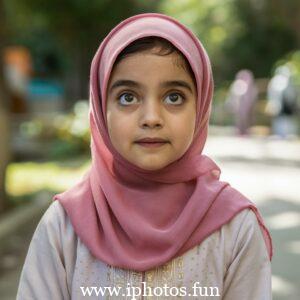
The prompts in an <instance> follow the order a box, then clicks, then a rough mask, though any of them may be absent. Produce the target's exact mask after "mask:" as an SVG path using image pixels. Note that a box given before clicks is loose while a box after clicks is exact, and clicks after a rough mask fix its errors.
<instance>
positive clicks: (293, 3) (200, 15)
mask: <svg viewBox="0 0 300 300" xmlns="http://www.w3.org/2000/svg"><path fill="white" fill-rule="evenodd" d="M160 9H161V10H162V11H163V12H164V13H166V14H169V15H171V16H173V17H175V18H177V19H179V20H180V21H181V22H183V23H184V24H186V25H187V26H189V27H190V28H192V30H193V31H194V32H195V33H196V34H197V35H198V37H199V39H200V40H201V41H202V43H203V45H204V46H205V48H206V49H207V51H208V54H209V56H210V58H211V61H212V65H213V69H214V76H215V79H216V82H217V83H219V82H222V81H223V80H228V79H233V78H234V76H235V73H236V72H237V71H238V70H240V69H243V68H248V69H251V70H252V71H253V72H254V75H255V76H256V77H267V76H270V70H271V68H272V65H273V64H274V62H275V61H276V60H278V59H279V58H280V57H282V56H283V55H285V54H286V53H287V52H290V51H292V50H294V49H297V47H299V45H300V34H299V30H298V28H299V26H300V21H299V20H300V2H299V1H298V0H290V1H285V2H283V1H279V0H264V1H259V0H225V1H224V0H211V1H204V0H186V1H183V0H182V1H170V0H165V1H162V2H161V5H160ZM291 20H293V21H291ZM297 24H298V26H297Z"/></svg>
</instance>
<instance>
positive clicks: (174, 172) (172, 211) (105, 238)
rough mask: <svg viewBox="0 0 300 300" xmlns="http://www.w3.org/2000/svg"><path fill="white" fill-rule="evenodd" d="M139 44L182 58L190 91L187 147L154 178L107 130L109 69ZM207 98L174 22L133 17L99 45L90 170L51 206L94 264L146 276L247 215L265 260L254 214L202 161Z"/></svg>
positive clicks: (191, 43)
mask: <svg viewBox="0 0 300 300" xmlns="http://www.w3.org/2000/svg"><path fill="white" fill-rule="evenodd" d="M146 36H158V37H162V38H164V39H166V40H168V41H169V42H171V43H172V44H173V45H174V46H175V47H176V48H177V49H178V50H179V51H180V52H181V53H182V54H183V55H184V56H185V57H186V58H187V60H188V62H189V63H190V65H191V68H192V70H193V72H194V75H195V79H196V83H197V107H196V128H195V132H194V138H193V141H192V143H191V145H190V147H189V148H188V150H187V151H186V152H185V153H184V155H183V156H182V157H181V158H180V159H178V160H177V161H174V162H172V163H171V164H169V165H168V166H166V167H165V168H163V169H161V170H144V169H141V168H139V167H138V166H136V165H133V164H131V163H130V162H129V161H127V160H126V159H125V158H123V157H122V156H121V155H120V154H119V153H118V152H117V150H116V149H115V148H114V147H113V145H112V143H111V141H110V139H109V135H108V130H107V125H106V124H107V123H106V91H107V85H108V81H109V77H110V74H111V71H112V68H113V64H114V61H115V60H116V58H117V56H118V54H119V53H120V52H121V51H122V50H123V49H124V48H125V47H126V46H128V45H129V44H130V43H131V42H133V41H135V40H137V39H139V38H142V37H146ZM212 96H213V78H212V71H211V65H210V61H209V58H208V55H207V53H206V51H205V49H204V48H203V46H202V44H201V42H200V41H199V40H198V39H197V38H196V36H195V35H194V34H193V33H192V32H191V31H190V30H189V29H188V28H186V27H185V26H184V25H182V24H181V23H179V22H178V21H177V20H175V19H173V18H171V17H169V16H166V15H163V14H158V13H145V14H139V15H135V16H132V17H130V18H128V19H126V20H124V21H122V22H121V23H119V24H118V25H117V26H116V27H115V28H113V30H112V31H111V32H110V33H109V34H108V35H107V36H106V37H105V39H104V40H103V41H102V43H101V44H100V47H99V48H98V50H97V52H96V54H95V56H94V59H93V61H92V65H91V72H90V100H89V101H90V111H89V120H90V127H91V154H92V164H91V167H90V169H89V170H88V171H87V173H86V174H85V175H84V177H83V178H82V180H81V181H80V182H79V183H78V184H76V185H74V186H73V187H71V188H70V189H69V190H67V191H65V192H63V193H60V194H57V195H55V196H54V198H53V200H58V201H60V203H61V204H62V206H63V207H64V209H65V210H66V213H67V214H68V216H69V218H70V220H71V223H72V225H73V227H74V230H75V232H76V234H77V235H78V236H79V238H80V239H81V241H82V242H83V243H84V244H85V245H86V246H87V248H88V249H89V250H90V252H91V253H92V255H94V256H95V257H96V258H97V259H99V260H101V261H104V262H106V263H107V264H110V265H112V266H116V267H120V268H126V269H132V270H135V271H146V270H149V269H152V268H154V267H157V266H160V265H162V264H164V263H166V262H167V261H169V260H170V259H173V258H175V257H177V256H179V255H182V254H183V253H184V252H186V251H187V250H189V249H191V248H192V247H194V246H196V245H197V244H200V243H201V242H202V241H203V240H204V239H205V238H206V237H207V236H209V235H210V234H211V233H213V232H214V231H216V230H218V229H220V227H221V226H223V225H224V224H226V223H227V222H229V221H230V220H231V219H232V218H233V217H234V216H235V215H236V214H237V213H239V212H240V211H242V210H243V209H246V208H250V209H252V210H253V212H254V213H255V215H256V217H257V219H258V223H259V225H260V227H261V230H262V233H263V237H264V240H265V242H266V246H267V249H268V252H269V256H270V259H271V257H272V241H271V237H270V234H269V232H268V230H267V229H266V227H265V225H264V223H263V220H262V217H261V215H260V214H259V212H258V210H257V208H256V207H255V205H254V204H253V203H252V202H251V201H250V200H249V199H247V198H246V197H245V196H244V195H242V194H241V193H240V192H238V191H237V190H235V189H234V188H233V187H231V186H230V185H229V183H227V182H222V181H220V180H219V179H220V174H221V170H220V168H219V167H218V166H217V164H216V163H215V162H214V161H213V160H212V159H210V158H209V157H208V156H206V155H203V154H202V150H203V148H204V145H205V141H206V138H207V132H208V121H209V116H210V110H211V102H212Z"/></svg>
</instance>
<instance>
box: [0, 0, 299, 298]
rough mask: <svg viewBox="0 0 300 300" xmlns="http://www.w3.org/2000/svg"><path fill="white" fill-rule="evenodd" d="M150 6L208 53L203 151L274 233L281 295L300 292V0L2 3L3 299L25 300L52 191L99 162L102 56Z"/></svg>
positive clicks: (0, 218) (0, 167)
mask: <svg viewBox="0 0 300 300" xmlns="http://www.w3.org/2000/svg"><path fill="white" fill-rule="evenodd" d="M144 12H161V13H165V14H168V15H170V16H173V17H175V18H177V19H178V20H179V21H181V22H182V23H183V24H185V25H187V26H188V27H189V28H191V29H192V30H193V32H194V33H195V34H196V35H197V36H198V37H199V39H200V40H201V41H202V43H203V45H204V47H205V48H206V49H207V52H208V54H209V56H210V59H211V62H212V67H213V73H214V78H215V94H214V102H213V110H212V114H211V123H210V124H211V125H210V129H209V138H208V140H207V144H206V147H205V150H204V153H205V154H206V155H209V156H210V157H212V158H213V159H214V160H215V161H216V162H217V163H218V165H219V166H220V167H221V169H222V170H223V172H222V175H221V180H223V181H228V182H230V183H231V185H232V186H233V187H235V188H237V189H238V190H240V191H241V192H242V193H244V194H245V195H246V196H248V197H249V198H250V199H251V200H252V201H253V202H255V203H256V204H257V205H258V207H259V209H260V210H261V212H262V215H263V217H264V219H265V221H266V224H267V226H268V227H269V228H270V230H271V234H272V236H273V242H274V251H275V253H274V258H273V263H272V265H273V277H272V281H273V295H274V296H273V298H274V299H275V300H279V299H289V300H293V299H295V300H296V299H300V187H299V184H300V170H299V167H300V139H299V135H300V2H299V1H298V0H289V1H280V0H210V1H204V0H185V1H183V0H176V1H170V0H169V1H166V0H165V1H164V0H161V1H154V0H150V1H141V0H124V1H112V0H90V1H84V0H63V1H58V0H52V1H42V0H0V58H1V59H0V241H1V244H0V298H1V299H15V295H16V290H17V285H18V280H19V276H20V271H21V268H22V264H23V262H24V259H25V255H26V253H27V249H28V245H29V242H30V240H31V237H32V234H33V231H34V229H35V227H36V225H37V223H38V221H39V220H40V218H41V216H42V214H43V213H44V211H45V210H46V208H47V207H48V206H49V204H50V202H51V197H52V196H53V195H54V194H55V193H57V192H61V191H63V190H65V189H67V188H68V187H70V186H72V185H73V184H75V183H76V182H77V181H78V180H80V179H81V176H82V175H83V174H84V172H85V171H86V170H87V169H88V167H89V165H90V149H89V142H90V140H89V123H88V81H89V69H90V64H91V60H92V58H93V55H94V54H95V52H96V50H97V48H98V46H99V45H100V43H101V41H102V39H103V38H104V37H105V35H106V34H108V32H109V31H110V30H111V29H112V28H113V27H114V26H115V25H116V24H118V23H119V22H120V21H122V20H123V19H125V18H127V17H129V16H132V15H134V14H138V13H144Z"/></svg>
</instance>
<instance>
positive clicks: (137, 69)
mask: <svg viewBox="0 0 300 300" xmlns="http://www.w3.org/2000/svg"><path fill="white" fill-rule="evenodd" d="M90 75H91V76H90V115H89V118H90V125H91V153H92V165H91V168H90V170H89V171H88V172H87V173H86V174H85V176H84V178H83V179H82V181H81V182H80V183H78V184H76V185H75V186H73V187H72V188H71V189H69V190H67V191H65V192H64V193H61V194H59V195H56V196H55V197H54V200H56V201H54V202H53V203H52V204H51V205H50V206H49V208H48V209H47V211H46V212H45V214H44V216H43V217H42V219H41V221H40V223H39V224H38V226H37V228H36V231H35V233H34V235H33V238H32V241H31V244H30V247H29V250H28V254H27V257H26V260H25V264H24V267H23V270H22V274H21V278H20V283H19V288H18V294H17V299H38V300H40V299H83V298H85V297H89V298H90V299H174V298H182V299H226V300H235V299H243V300H245V299H249V300H260V299H271V263H270V260H271V257H272V243H271V237H270V235H269V233H268V230H267V229H266V227H265V226H264V223H263V220H262V218H261V216H260V214H259V212H258V211H257V208H256V207H255V205H254V204H253V203H252V202H251V201H249V200H248V199H247V198H246V197H245V196H244V195H242V194H241V193H239V192H238V191H237V190H235V189H234V188H232V187H231V186H230V185H229V183H227V182H222V181H220V180H219V178H220V172H221V170H220V169H219V167H218V166H217V165H216V164H215V163H214V162H213V161H212V160H211V159H210V158H209V157H207V156H205V155H203V154H201V152H202V150H203V147H204V144H205V141H206V138H207V131H208V121H209V115H210V111H211V101H212V94H213V79H212V73H211V66H210V62H209V58H208V56H207V54H206V52H205V50H204V48H203V46H202V44H201V43H200V41H199V40H198V39H197V38H196V36H195V35H194V34H193V33H192V32H191V31H190V30H189V29H187V28H186V27H185V26H183V25H182V24H181V23H179V22H178V21H177V20H174V19H173V18H171V17H168V16H166V15H163V14H157V13H146V14H140V15H136V16H133V17H130V18H128V19H126V20H124V21H123V22H121V23H120V24H118V25H117V26H116V27H115V28H114V29H113V30H112V31H111V32H110V33H109V34H108V35H107V37H106V38H105V39H104V40H103V42H102V43H101V45H100V47H99V49H98V51H97V53H96V55H95V57H94V59H93V62H92V66H91V74H90Z"/></svg>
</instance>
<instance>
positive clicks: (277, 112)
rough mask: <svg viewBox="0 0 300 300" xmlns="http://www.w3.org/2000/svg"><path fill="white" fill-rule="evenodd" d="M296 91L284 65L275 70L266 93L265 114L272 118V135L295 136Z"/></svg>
mask: <svg viewBox="0 0 300 300" xmlns="http://www.w3.org/2000/svg"><path fill="white" fill-rule="evenodd" d="M297 97H298V95H297V90H296V87H295V85H294V83H293V78H292V72H291V70H290V68H289V67H288V66H286V65H284V66H280V67H278V68H277V69H276V70H275V74H274V77H273V78H272V79H271V80H270V82H269V85H268V91H267V98H268V102H267V106H266V112H267V113H268V114H269V115H270V116H271V117H272V133H273V134H275V135H277V136H279V137H282V138H286V137H289V136H297V131H298V128H297V114H298V107H297Z"/></svg>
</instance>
